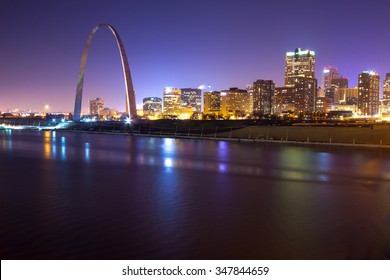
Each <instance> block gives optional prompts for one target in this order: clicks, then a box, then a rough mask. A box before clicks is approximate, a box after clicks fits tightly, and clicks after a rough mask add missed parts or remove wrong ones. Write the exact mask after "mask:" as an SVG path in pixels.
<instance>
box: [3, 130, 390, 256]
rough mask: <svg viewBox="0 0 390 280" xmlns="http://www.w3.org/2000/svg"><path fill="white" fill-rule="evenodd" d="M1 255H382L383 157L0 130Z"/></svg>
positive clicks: (387, 177) (387, 180)
mask: <svg viewBox="0 0 390 280" xmlns="http://www.w3.org/2000/svg"><path fill="white" fill-rule="evenodd" d="M0 164H1V167H0V180H1V181H0V255H1V259H388V258H390V151H386V150H379V149H353V148H337V147H306V146H287V145H276V144H269V143H268V144H264V143H248V142H225V141H214V140H188V139H187V140H186V139H181V140H179V139H176V140H175V139H172V138H148V137H134V136H125V135H101V134H100V135H97V134H82V133H71V132H59V131H57V132H50V131H16V130H14V131H8V130H7V131H0Z"/></svg>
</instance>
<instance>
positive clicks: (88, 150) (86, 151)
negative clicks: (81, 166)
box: [84, 143, 91, 162]
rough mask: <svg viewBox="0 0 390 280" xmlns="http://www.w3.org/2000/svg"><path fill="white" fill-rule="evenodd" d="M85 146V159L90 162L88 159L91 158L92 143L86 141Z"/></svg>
mask: <svg viewBox="0 0 390 280" xmlns="http://www.w3.org/2000/svg"><path fill="white" fill-rule="evenodd" d="M84 147H85V153H84V155H85V160H86V161H87V162H88V161H90V160H91V155H90V151H91V149H90V144H89V143H85V145H84Z"/></svg>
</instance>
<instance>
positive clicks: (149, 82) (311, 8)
mask: <svg viewBox="0 0 390 280" xmlns="http://www.w3.org/2000/svg"><path fill="white" fill-rule="evenodd" d="M389 11H390V1H388V0H370V1H359V0H358V1H356V0H355V1H353V0H328V1H314V0H312V1H307V0H301V1H289V3H287V2H286V1H280V0H272V1H260V0H240V1H238V0H196V1H189V0H109V1H100V0H99V1H89V0H78V1H75V0H66V1H44V0H43V1H42V0H37V1H28V0H5V1H2V4H1V8H0V23H1V26H2V28H1V29H0V111H5V110H6V109H8V108H10V109H14V108H19V109H32V110H36V111H43V110H44V106H45V104H49V105H50V111H69V112H70V111H73V106H74V95H75V91H76V83H77V75H78V71H79V66H80V60H81V55H82V51H83V48H84V44H85V42H86V40H87V37H88V35H89V32H90V31H91V30H92V28H93V27H94V26H95V25H97V24H99V23H110V24H111V25H113V26H114V27H115V28H116V29H117V31H118V32H119V34H120V36H121V37H122V40H123V43H124V46H125V48H126V52H127V56H128V59H129V63H130V69H131V72H132V77H133V83H134V87H135V90H136V93H137V95H136V99H137V103H141V102H142V99H143V98H144V97H148V96H159V97H161V96H162V91H163V88H164V87H165V86H172V87H178V88H181V87H198V86H199V85H201V84H210V85H211V86H212V89H213V90H221V89H227V88H229V87H240V88H243V87H245V85H248V84H251V83H253V81H255V80H256V79H272V80H274V81H275V82H276V85H277V86H282V85H283V76H284V57H285V52H286V51H293V50H294V49H295V48H296V47H301V48H303V49H311V50H314V51H315V52H316V73H317V78H318V80H319V81H318V82H319V84H320V82H321V71H322V69H323V67H324V66H326V65H332V66H335V67H337V68H338V69H339V72H340V74H341V75H343V76H345V77H348V78H349V79H350V86H355V85H356V84H357V75H358V73H360V72H361V71H363V70H375V71H377V72H378V73H379V75H380V76H381V83H382V81H383V78H384V76H385V74H386V73H387V72H390V33H389V30H390V16H389ZM96 97H101V98H103V99H105V100H106V105H107V106H108V107H110V108H117V109H119V110H124V107H125V105H124V100H125V98H124V80H123V74H122V70H121V62H120V57H119V52H118V50H117V47H116V43H115V41H114V39H113V36H112V35H111V33H110V32H109V31H108V30H106V29H101V30H99V31H98V33H96V36H95V37H94V39H93V41H92V44H91V48H90V52H89V56H88V61H87V67H86V73H85V83H84V96H83V111H85V109H86V108H87V105H88V102H87V101H88V100H89V99H92V98H96Z"/></svg>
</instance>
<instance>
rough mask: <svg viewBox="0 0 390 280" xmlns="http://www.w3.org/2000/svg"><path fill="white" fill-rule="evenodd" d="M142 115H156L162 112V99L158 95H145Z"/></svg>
mask: <svg viewBox="0 0 390 280" xmlns="http://www.w3.org/2000/svg"><path fill="white" fill-rule="evenodd" d="M142 109H143V114H144V116H157V115H161V114H162V100H161V98H159V97H147V98H144V99H143V104H142Z"/></svg>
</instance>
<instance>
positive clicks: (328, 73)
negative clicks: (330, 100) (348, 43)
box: [321, 66, 340, 90]
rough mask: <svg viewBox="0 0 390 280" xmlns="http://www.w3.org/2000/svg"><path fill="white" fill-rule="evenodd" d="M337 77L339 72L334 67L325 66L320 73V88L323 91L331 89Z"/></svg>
mask: <svg viewBox="0 0 390 280" xmlns="http://www.w3.org/2000/svg"><path fill="white" fill-rule="evenodd" d="M339 77H340V76H339V70H338V69H337V68H336V67H333V66H325V67H324V70H323V71H322V85H321V88H323V89H324V90H326V89H328V88H331V87H332V84H333V80H334V79H338V78H339Z"/></svg>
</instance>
